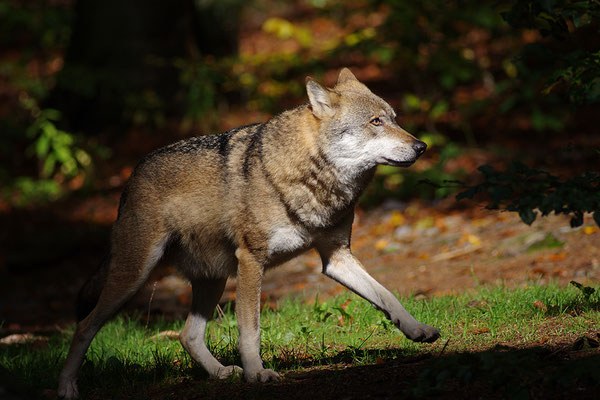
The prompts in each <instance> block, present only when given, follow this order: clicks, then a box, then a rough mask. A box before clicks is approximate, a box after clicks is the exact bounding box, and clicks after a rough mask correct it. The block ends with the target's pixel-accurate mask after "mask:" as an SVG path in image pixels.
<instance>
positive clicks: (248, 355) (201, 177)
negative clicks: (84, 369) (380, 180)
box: [58, 68, 440, 399]
mask: <svg viewBox="0 0 600 400" xmlns="http://www.w3.org/2000/svg"><path fill="white" fill-rule="evenodd" d="M306 91H307V94H308V100H309V101H308V102H307V103H305V104H302V105H300V106H298V107H296V108H293V109H291V110H287V111H284V112H282V113H281V114H279V115H276V116H275V117H273V118H272V119H270V120H268V121H267V122H264V123H259V124H253V125H248V126H244V127H240V128H236V129H233V130H230V131H228V132H225V133H222V134H217V135H205V136H198V137H193V138H190V139H185V140H182V141H179V142H176V143H174V144H171V145H169V146H166V147H163V148H160V149H158V150H156V151H154V152H152V153H150V154H149V155H148V156H146V157H145V158H144V159H143V160H142V161H141V162H140V163H139V164H138V165H137V167H136V168H135V169H134V172H133V173H132V175H131V177H130V179H129V180H128V182H127V184H126V185H125V188H124V191H123V194H122V196H121V199H120V203H119V211H118V216H117V220H116V222H115V223H114V225H113V227H112V231H111V250H110V254H109V256H108V257H107V259H106V260H105V262H104V263H103V266H102V267H101V268H100V269H99V270H98V271H97V272H96V274H95V275H94V276H92V278H90V280H89V281H88V282H87V283H86V284H85V285H84V287H83V288H82V290H81V293H80V295H79V302H78V318H79V322H78V324H77V328H76V330H75V333H74V335H73V339H72V343H71V346H70V349H69V353H68V355H67V358H66V361H65V364H64V367H63V369H62V371H61V373H60V377H59V388H58V395H59V396H62V397H65V398H69V399H71V398H76V397H78V388H77V375H78V370H79V368H80V366H81V363H82V361H83V358H84V356H85V353H86V351H87V348H88V346H89V345H90V342H91V341H92V339H93V338H94V336H95V335H96V333H97V332H98V330H99V329H100V328H101V327H102V325H103V324H104V323H105V322H106V321H107V320H108V319H109V318H110V317H111V316H113V315H114V314H115V313H116V312H117V311H118V310H119V308H120V307H121V306H122V305H123V304H124V303H125V302H126V301H127V300H128V299H129V298H130V297H131V296H132V295H133V294H134V293H135V292H136V291H137V290H138V289H139V288H140V286H141V285H142V284H143V283H144V281H145V280H146V279H147V277H148V275H149V273H150V271H151V270H152V269H153V268H154V267H155V265H156V264H157V263H158V262H159V261H160V260H161V259H163V258H164V257H169V259H170V260H171V262H173V263H174V264H175V265H177V267H178V269H179V270H180V271H181V272H182V273H183V275H185V276H186V277H187V278H188V279H189V280H190V282H191V285H192V294H193V298H192V305H191V311H190V313H189V314H188V316H187V319H186V322H185V326H184V328H183V330H182V331H181V333H180V341H181V344H182V345H183V347H184V348H185V349H186V350H187V351H188V352H189V354H190V355H191V356H192V358H193V359H194V360H195V361H196V362H198V363H199V364H200V365H202V367H203V368H204V369H206V371H207V372H208V374H209V375H210V376H211V377H216V378H227V377H228V376H230V375H231V374H233V373H240V374H243V376H244V377H245V379H246V380H247V381H249V382H255V381H258V382H267V381H273V380H278V379H279V375H278V374H277V373H276V372H275V371H273V370H271V369H265V368H264V367H263V363H262V360H261V358H260V291H261V281H262V277H263V275H264V273H265V271H267V270H269V269H270V268H273V267H276V266H277V265H280V264H281V263H283V262H285V261H287V260H289V259H291V258H293V257H295V256H296V255H298V254H300V253H302V252H304V251H306V250H308V249H311V248H315V249H316V250H317V251H318V253H319V254H320V256H321V259H322V263H323V267H322V268H323V270H322V272H323V273H324V274H325V275H326V276H328V277H330V278H332V279H334V280H336V281H337V282H339V283H341V284H342V285H344V286H346V287H347V288H348V289H350V290H351V291H353V292H355V293H357V294H358V295H360V296H362V297H363V298H365V299H366V300H368V301H369V302H370V303H371V304H372V305H373V306H374V307H375V308H376V309H378V310H381V311H383V313H384V314H385V315H386V317H387V318H389V319H390V320H391V321H392V322H393V323H394V324H395V325H396V326H397V327H398V328H399V329H400V331H402V332H403V333H404V335H406V337H408V338H409V339H411V340H413V341H416V342H433V341H435V340H436V339H437V338H438V337H439V336H440V332H439V330H438V329H436V328H434V327H432V326H429V325H426V324H424V323H421V322H419V321H417V320H416V319H415V318H414V317H413V316H412V315H411V314H410V313H409V312H408V311H407V310H406V309H405V308H404V307H403V306H402V304H401V303H400V302H399V301H398V299H397V298H396V297H395V296H394V295H393V294H392V293H391V292H389V291H388V290H387V289H385V288H384V287H383V286H382V285H381V284H379V283H378V282H377V281H376V280H375V279H374V278H372V277H371V276H370V275H369V274H368V273H367V271H366V270H365V269H364V267H363V266H362V265H361V263H360V261H359V260H358V259H356V258H355V257H354V255H353V254H352V252H351V250H350V236H351V228H352V221H353V218H354V207H355V205H356V202H357V199H358V197H359V196H360V194H361V193H362V192H363V190H364V189H365V187H366V186H367V184H368V182H369V180H370V179H371V178H372V177H373V174H374V172H375V169H376V167H377V165H380V164H384V165H392V166H397V167H408V166H410V165H412V164H413V163H414V162H415V161H416V160H417V158H418V157H419V156H420V155H421V154H423V152H424V151H425V149H426V147H427V146H426V144H425V143H424V142H422V141H420V140H418V139H416V138H415V137H414V136H412V135H410V134H409V133H408V132H406V131H405V130H403V129H402V128H401V127H400V126H399V125H398V124H397V123H396V121H395V118H396V113H395V112H394V110H393V108H392V107H391V106H390V105H389V104H388V103H386V102H385V101H384V100H383V99H381V98H380V97H378V96H376V95H375V94H373V93H372V92H371V91H370V90H369V89H368V88H367V86H365V85H364V84H363V83H361V82H360V81H358V80H357V79H356V77H355V76H354V75H353V74H352V72H351V71H350V70H349V69H347V68H344V69H342V70H341V72H340V73H339V76H338V80H337V83H336V84H335V86H334V87H333V88H327V87H324V86H322V85H320V84H319V83H318V82H316V81H315V80H313V79H312V78H307V79H306ZM232 276H235V277H237V293H236V294H237V295H236V314H237V320H238V327H239V341H238V349H239V352H240V356H241V363H242V367H243V369H242V368H240V367H238V366H234V365H229V366H224V365H222V364H221V363H220V362H219V361H218V360H217V359H216V358H215V357H214V356H213V355H212V354H211V353H210V352H209V350H208V348H207V346H206V343H205V340H204V336H205V330H206V324H207V321H208V320H209V319H210V318H211V317H212V315H213V311H214V308H215V307H216V305H217V303H218V301H219V299H220V297H221V295H222V293H223V289H224V287H225V283H226V280H227V278H228V277H232Z"/></svg>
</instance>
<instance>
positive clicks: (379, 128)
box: [306, 68, 427, 175]
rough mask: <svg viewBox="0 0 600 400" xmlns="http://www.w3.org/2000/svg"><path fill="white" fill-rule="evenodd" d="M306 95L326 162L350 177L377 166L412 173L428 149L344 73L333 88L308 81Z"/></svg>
mask: <svg viewBox="0 0 600 400" xmlns="http://www.w3.org/2000/svg"><path fill="white" fill-rule="evenodd" d="M306 90H307V92H308V98H309V100H310V107H311V110H312V113H313V115H314V116H315V117H316V118H317V119H318V122H319V132H318V136H319V137H318V141H319V143H320V145H321V148H322V150H323V151H324V153H325V154H326V155H327V157H328V159H329V160H330V161H331V162H332V163H333V164H334V165H335V166H336V167H337V168H338V169H340V170H342V171H344V172H346V173H350V174H351V175H355V174H359V173H361V172H362V171H365V170H367V169H371V168H373V167H375V166H376V165H377V164H385V165H394V166H399V167H408V166H410V165H412V164H413V163H414V162H415V161H416V160H417V158H419V156H420V155H421V154H423V152H424V151H425V149H426V148H427V145H426V144H425V143H423V142H422V141H420V140H418V139H417V138H415V137H414V136H412V135H411V134H409V133H408V132H406V131H405V130H404V129H402V128H401V127H400V126H398V124H397V123H396V119H395V118H396V113H395V112H394V110H393V108H392V107H391V106H390V105H389V104H388V103H386V102H385V101H384V100H383V99H382V98H380V97H378V96H376V95H374V94H373V93H372V92H371V91H370V90H369V89H368V88H367V87H366V86H365V85H364V84H362V83H361V82H359V81H358V80H357V79H356V77H355V76H354V75H353V74H352V72H350V70H349V69H348V68H344V69H343V70H342V71H341V72H340V75H339V77H338V81H337V84H336V85H335V87H334V88H332V89H329V88H325V87H323V86H321V85H319V84H318V83H317V82H316V81H314V80H312V79H311V78H307V82H306Z"/></svg>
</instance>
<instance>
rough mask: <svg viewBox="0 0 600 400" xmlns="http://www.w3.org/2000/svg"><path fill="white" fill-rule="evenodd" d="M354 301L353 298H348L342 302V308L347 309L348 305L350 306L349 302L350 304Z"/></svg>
mask: <svg viewBox="0 0 600 400" xmlns="http://www.w3.org/2000/svg"><path fill="white" fill-rule="evenodd" d="M351 302H352V300H351V299H348V300H346V301H345V302H344V304H342V305H341V306H340V307H341V308H342V310H345V309H346V307H348V304H350V303H351Z"/></svg>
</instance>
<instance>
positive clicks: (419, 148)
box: [413, 140, 427, 157]
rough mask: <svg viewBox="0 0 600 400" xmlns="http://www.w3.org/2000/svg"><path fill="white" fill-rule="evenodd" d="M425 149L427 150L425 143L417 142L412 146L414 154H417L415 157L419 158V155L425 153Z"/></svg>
mask: <svg viewBox="0 0 600 400" xmlns="http://www.w3.org/2000/svg"><path fill="white" fill-rule="evenodd" d="M426 148H427V145H426V144H425V142H421V141H420V140H417V141H416V142H415V143H414V144H413V150H414V151H415V153H417V157H418V156H420V155H421V154H423V153H425V149H426Z"/></svg>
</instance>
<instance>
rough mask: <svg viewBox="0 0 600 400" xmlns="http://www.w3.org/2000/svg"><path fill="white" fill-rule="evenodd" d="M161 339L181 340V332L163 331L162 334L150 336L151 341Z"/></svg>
mask: <svg viewBox="0 0 600 400" xmlns="http://www.w3.org/2000/svg"><path fill="white" fill-rule="evenodd" d="M160 338H167V339H172V340H176V339H179V332H176V331H162V332H160V333H157V334H156V335H154V336H150V338H149V339H150V340H155V339H160Z"/></svg>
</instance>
